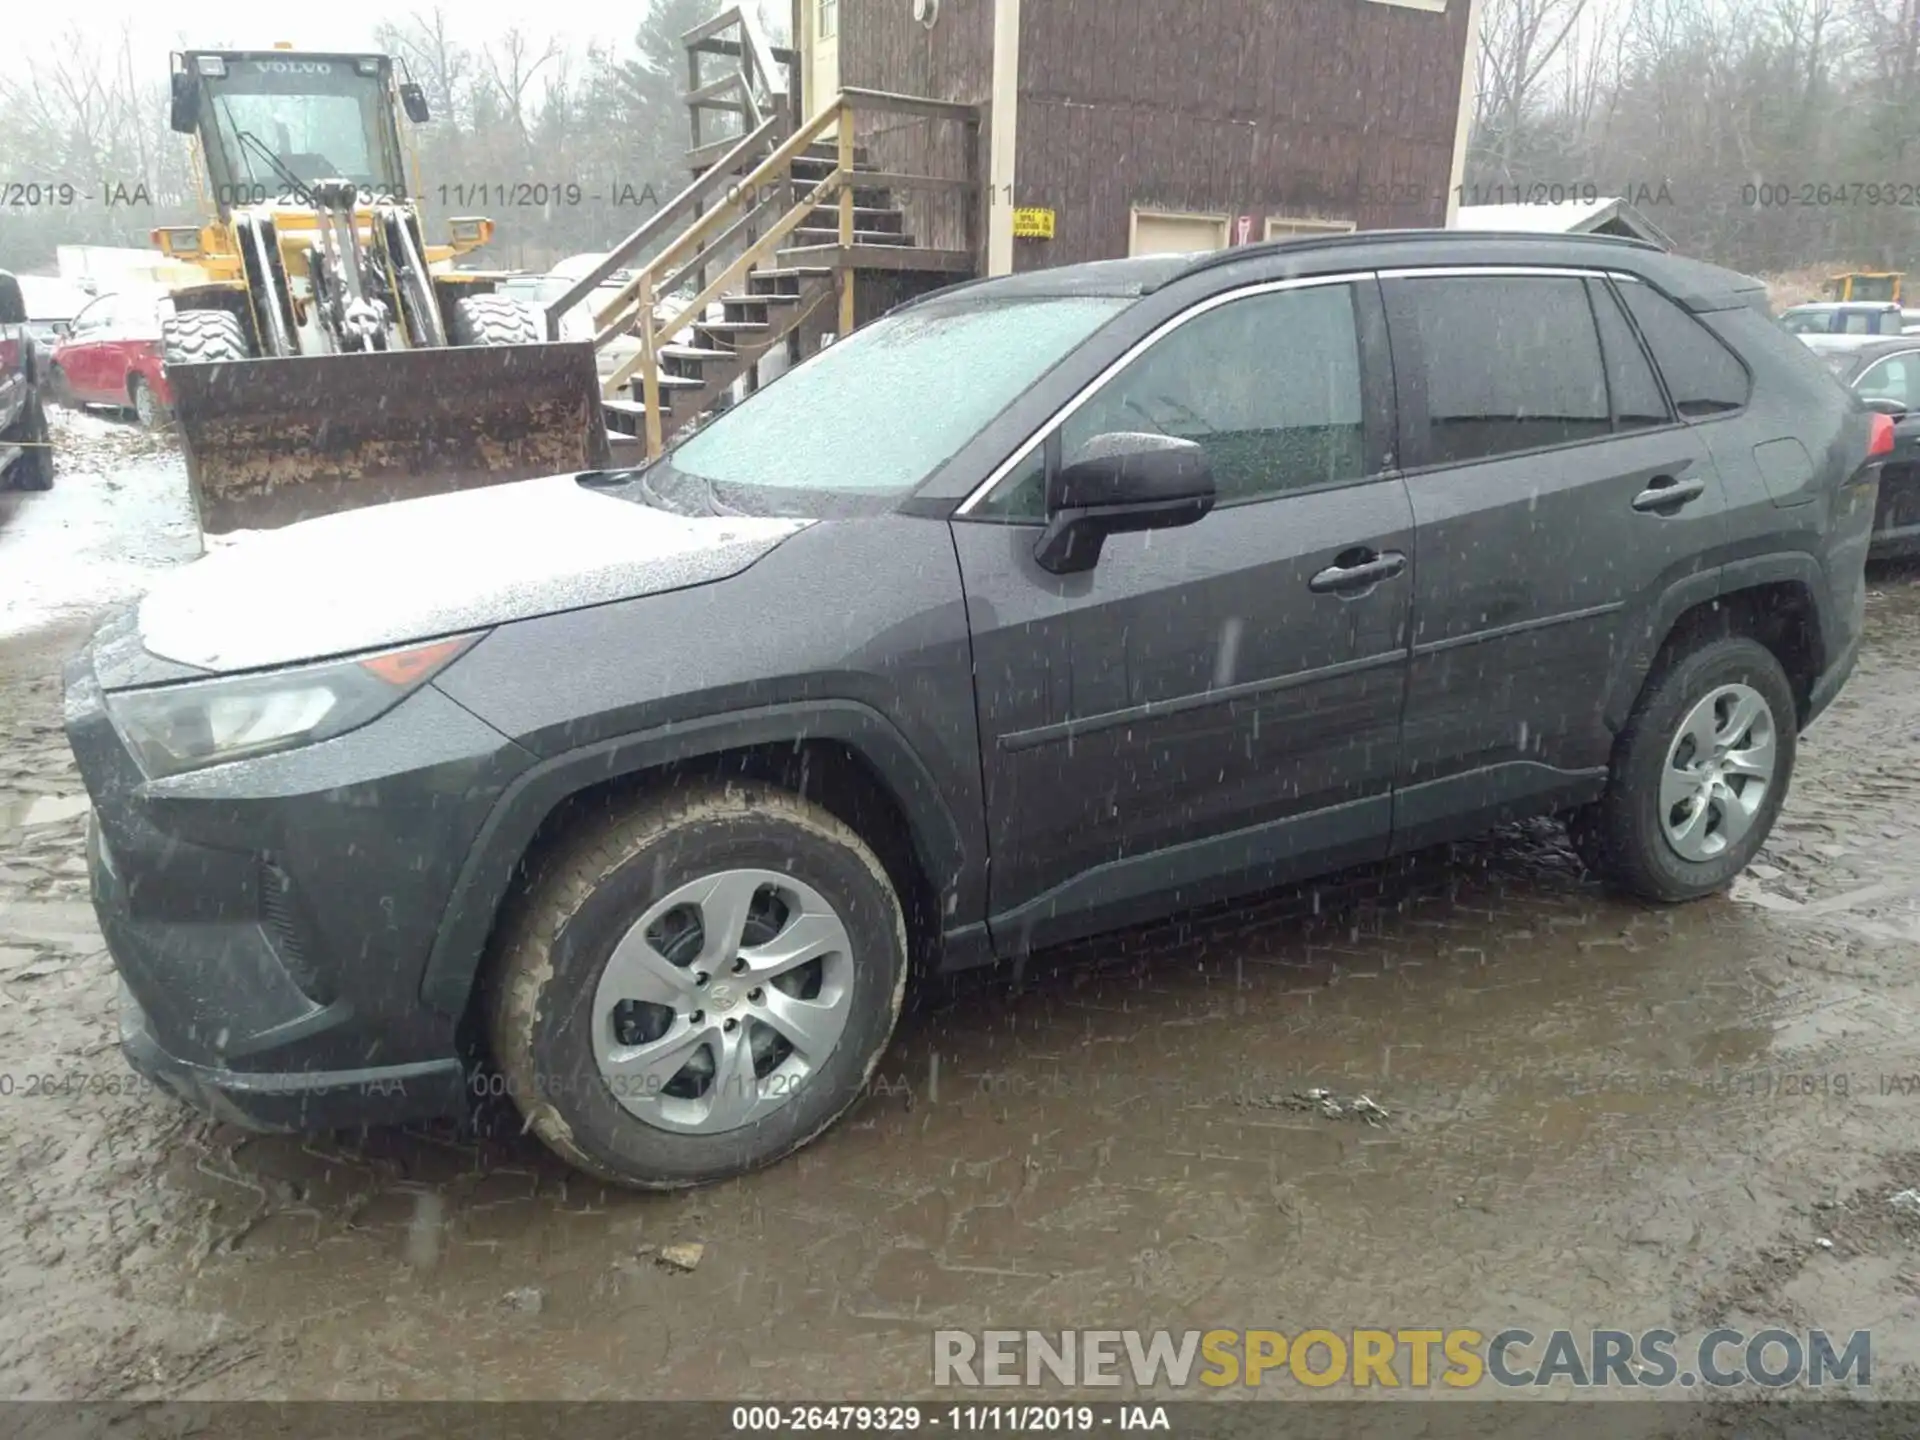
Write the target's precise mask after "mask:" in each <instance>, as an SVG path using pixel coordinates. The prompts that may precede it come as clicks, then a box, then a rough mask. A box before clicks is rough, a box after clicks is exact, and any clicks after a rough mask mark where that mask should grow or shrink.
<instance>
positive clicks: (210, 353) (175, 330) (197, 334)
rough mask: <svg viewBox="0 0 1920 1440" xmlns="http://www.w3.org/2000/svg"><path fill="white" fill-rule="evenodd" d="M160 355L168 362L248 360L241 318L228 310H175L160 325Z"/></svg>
mask: <svg viewBox="0 0 1920 1440" xmlns="http://www.w3.org/2000/svg"><path fill="white" fill-rule="evenodd" d="M160 354H161V357H162V359H163V360H164V361H165V363H166V364H168V365H206V364H211V363H213V362H214V361H218V360H247V359H251V358H252V355H253V347H252V346H251V345H249V344H248V343H247V332H246V328H245V327H244V326H242V325H241V323H240V317H239V316H238V315H235V314H232V313H231V312H229V311H226V310H176V311H175V312H174V313H173V314H171V315H169V316H168V317H167V318H166V319H165V320H164V321H162V322H161V325H160Z"/></svg>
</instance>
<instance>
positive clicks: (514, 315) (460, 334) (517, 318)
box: [447, 295, 547, 345]
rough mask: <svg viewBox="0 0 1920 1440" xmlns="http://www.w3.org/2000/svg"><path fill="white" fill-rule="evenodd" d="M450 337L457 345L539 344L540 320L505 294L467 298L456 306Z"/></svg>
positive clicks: (543, 331) (460, 300)
mask: <svg viewBox="0 0 1920 1440" xmlns="http://www.w3.org/2000/svg"><path fill="white" fill-rule="evenodd" d="M447 338H448V340H450V341H451V342H452V343H453V344H455V345H538V344H539V343H540V342H541V341H543V340H545V339H546V338H547V336H546V331H545V329H544V328H543V327H542V326H541V323H540V317H539V316H537V315H535V314H534V313H533V311H531V310H529V309H528V308H527V307H526V306H525V305H522V304H521V303H520V302H519V301H518V300H509V299H508V298H507V297H506V296H504V295H468V296H465V297H463V298H462V299H459V300H456V301H454V303H453V323H452V325H450V326H449V327H448V329H447Z"/></svg>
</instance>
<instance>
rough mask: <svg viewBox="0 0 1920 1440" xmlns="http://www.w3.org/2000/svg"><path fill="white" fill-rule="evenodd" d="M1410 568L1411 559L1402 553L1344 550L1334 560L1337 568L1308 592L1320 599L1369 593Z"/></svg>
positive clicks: (1316, 580)
mask: <svg viewBox="0 0 1920 1440" xmlns="http://www.w3.org/2000/svg"><path fill="white" fill-rule="evenodd" d="M1406 568H1407V557H1406V556H1404V555H1402V554H1401V553H1400V552H1399V551H1398V550H1389V551H1387V552H1386V553H1384V554H1382V553H1380V552H1379V551H1376V550H1366V549H1356V550H1343V551H1341V552H1340V553H1339V554H1338V555H1336V556H1334V557H1333V564H1331V565H1329V566H1328V567H1327V568H1326V569H1324V570H1322V571H1321V572H1320V573H1319V574H1318V575H1316V576H1314V577H1313V578H1312V579H1311V580H1309V581H1308V582H1307V588H1308V589H1309V590H1311V591H1313V593H1314V594H1316V595H1331V594H1339V593H1343V592H1345V591H1349V590H1365V589H1367V588H1368V587H1370V586H1373V585H1378V584H1379V583H1380V582H1381V581H1382V580H1391V579H1392V578H1393V577H1394V576H1396V575H1398V574H1399V573H1400V572H1401V571H1402V570H1405V569H1406Z"/></svg>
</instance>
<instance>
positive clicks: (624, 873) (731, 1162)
mask: <svg viewBox="0 0 1920 1440" xmlns="http://www.w3.org/2000/svg"><path fill="white" fill-rule="evenodd" d="M906 977H907V942H906V925H905V921H904V919H903V917H902V914H901V909H900V903H899V900H898V897H897V896H896V894H895V892H894V888H893V885H892V883H891V881H890V880H889V879H888V877H887V873H886V870H885V868H884V867H883V866H882V865H881V863H880V861H879V860H878V859H877V858H876V857H875V856H874V854H873V852H872V850H870V849H869V848H868V847H867V845H866V844H865V843H864V842H863V841H862V840H861V839H860V837H859V836H858V835H856V834H855V833H854V832H853V831H852V830H851V829H850V828H849V827H848V826H846V825H845V824H843V823H842V822H841V821H839V820H838V819H836V818H834V817H833V816H832V815H830V814H828V813H827V812H826V811H824V810H822V809H821V808H820V807H818V806H816V805H813V804H810V803H808V802H807V801H805V800H802V799H801V798H799V797H798V796H796V795H792V794H789V793H788V792H785V791H782V790H778V789H774V788H772V787H769V786H761V785H733V786H728V787H726V788H721V787H718V786H713V787H701V788H697V789H692V790H686V791H679V792H676V793H675V794H673V795H671V796H667V797H662V798H658V799H655V800H652V801H650V802H647V803H644V804H642V805H640V806H638V807H637V808H635V809H633V810H631V811H629V812H626V813H624V814H618V815H615V816H613V817H611V818H609V819H606V820H602V821H599V822H597V823H595V824H592V825H590V826H588V827H587V828H585V829H583V830H581V831H579V832H577V833H576V834H574V835H572V836H570V837H569V838H568V839H566V840H564V841H563V842H561V843H560V844H559V845H558V846H556V847H555V848H554V849H553V850H551V851H550V852H548V853H547V854H546V855H544V856H543V857H541V858H540V859H538V860H536V861H535V863H534V865H533V869H532V873H531V874H530V876H529V878H528V883H527V885H526V888H525V889H524V891H523V892H522V894H521V895H520V896H519V897H518V899H517V901H516V902H515V903H514V905H513V906H512V908H511V911H510V914H509V916H508V918H507V919H506V921H505V922H504V923H503V925H502V930H501V939H500V942H499V944H498V947H497V950H496V953H495V955H494V957H493V963H492V966H491V969H490V974H489V987H488V994H487V996H486V997H485V1003H486V1006H487V1019H488V1029H489V1034H490V1039H491V1041H492V1053H493V1059H494V1062H495V1063H496V1064H497V1065H498V1066H499V1069H500V1072H501V1075H502V1077H503V1078H504V1080H505V1086H506V1090H507V1093H508V1094H509V1095H511V1096H512V1097H513V1099H514V1101H515V1103H516V1104H517V1105H518V1107H519V1108H520V1110H521V1113H522V1114H523V1115H524V1116H525V1117H526V1119H527V1123H528V1128H530V1129H531V1130H533V1132H534V1133H535V1134H537V1135H538V1136H539V1137H540V1138H541V1140H543V1141H544V1142H545V1143H546V1144H547V1145H548V1146H549V1147H550V1148H551V1149H553V1150H554V1151H555V1152H556V1153H558V1154H559V1155H560V1156H561V1157H562V1158H564V1159H566V1160H568V1161H570V1162H571V1163H573V1164H574V1165H576V1166H578V1167H579V1168H581V1169H583V1170H585V1171H587V1172H589V1173H591V1174H593V1175H596V1176H599V1177H600V1178H602V1179H604V1180H608V1181H611V1182H613V1183H615V1184H619V1185H624V1186H629V1187H632V1188H636V1189H649V1190H665V1189H676V1188H681V1187H686V1186H692V1185H701V1184H707V1183H710V1182H712V1181H716V1180H724V1179H728V1178H730V1177H732V1176H735V1175H740V1174H743V1173H745V1172H747V1171H749V1170H755V1169H759V1168H760V1167H762V1166H765V1165H770V1164H772V1163H773V1162H774V1161H776V1160H779V1159H780V1158H782V1157H783V1156H785V1155H787V1154H789V1153H791V1152H792V1151H794V1150H797V1149H799V1148H800V1147H801V1146H802V1145H805V1144H806V1143H807V1142H808V1141H810V1140H812V1139H813V1138H814V1137H815V1136H816V1135H818V1134H820V1132H821V1131H823V1130H825V1129H826V1128H827V1127H828V1126H829V1125H831V1124H832V1123H833V1121H834V1120H836V1119H837V1118H838V1117H839V1116H840V1115H841V1114H842V1113H843V1112H844V1111H845V1110H846V1109H847V1108H848V1107H849V1106H850V1105H852V1104H853V1102H854V1101H855V1100H856V1099H857V1098H858V1097H859V1095H860V1092H861V1090H862V1089H863V1088H864V1087H865V1085H866V1083H867V1081H868V1079H869V1078H870V1076H871V1075H872V1073H873V1070H874V1067H875V1066H876V1065H877V1064H878V1063H879V1061H880V1056H881V1054H882V1053H883V1052H884V1051H885V1049H886V1046H887V1042H888V1040H889V1039H890V1038H891V1037H892V1034H893V1028H894V1024H895V1022H896V1021H897V1020H898V1019H899V1015H900V1006H901V1002H902V999H903V998H904V995H905V990H906Z"/></svg>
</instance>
